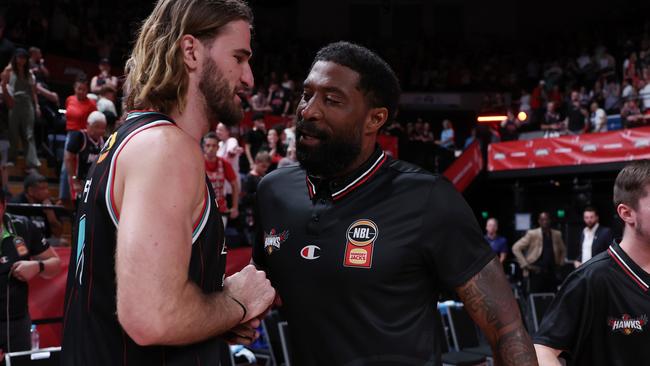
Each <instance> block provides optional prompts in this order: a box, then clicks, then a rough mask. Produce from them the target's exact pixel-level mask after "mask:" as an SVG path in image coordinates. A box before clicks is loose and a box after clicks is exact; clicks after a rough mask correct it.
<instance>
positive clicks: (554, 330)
mask: <svg viewBox="0 0 650 366" xmlns="http://www.w3.org/2000/svg"><path fill="white" fill-rule="evenodd" d="M584 273H585V272H584V271H576V272H573V273H572V274H571V275H569V277H568V278H567V279H566V281H565V282H564V284H563V285H562V288H561V289H560V291H559V292H558V293H557V295H555V298H554V299H553V302H552V303H551V305H550V307H549V309H548V310H547V311H546V314H545V315H544V319H543V320H542V323H541V324H540V327H539V331H538V332H537V334H535V336H534V337H533V342H534V343H536V344H542V345H545V346H548V347H551V348H555V349H557V350H562V351H568V352H570V351H571V350H573V349H575V347H576V344H577V343H578V342H579V341H580V338H581V337H580V335H581V333H582V334H587V333H589V328H590V324H591V322H592V321H593V319H592V317H593V314H592V310H591V309H592V307H591V304H590V301H589V286H588V282H587V279H588V277H587V276H585V275H584Z"/></svg>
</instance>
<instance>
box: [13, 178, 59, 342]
mask: <svg viewBox="0 0 650 366" xmlns="http://www.w3.org/2000/svg"><path fill="white" fill-rule="evenodd" d="M6 207H7V205H6V200H5V195H4V192H3V191H2V190H0V230H2V239H1V240H0V256H1V257H0V287H2V289H1V291H2V294H3V295H2V296H0V307H2V309H3V314H2V320H0V327H2V331H1V332H0V353H1V352H10V351H11V352H17V351H27V350H30V349H31V348H32V342H31V336H30V328H31V325H32V320H31V318H30V316H29V309H28V306H27V303H28V301H27V299H28V293H29V287H28V282H29V281H30V280H31V279H32V278H34V277H36V276H37V275H38V276H40V277H41V278H45V279H49V278H52V277H54V276H56V275H57V274H58V273H59V272H60V271H61V260H60V259H59V257H58V255H57V254H56V252H55V251H54V250H53V249H52V248H50V245H49V244H48V242H47V241H45V240H43V233H42V232H41V231H40V230H39V229H38V228H37V227H36V226H35V225H34V224H33V223H32V222H31V221H30V220H29V218H27V217H25V216H17V215H11V214H8V213H7V212H6ZM7 330H8V335H9V339H10V344H9V341H8V340H7V338H8V337H7ZM9 346H11V348H9Z"/></svg>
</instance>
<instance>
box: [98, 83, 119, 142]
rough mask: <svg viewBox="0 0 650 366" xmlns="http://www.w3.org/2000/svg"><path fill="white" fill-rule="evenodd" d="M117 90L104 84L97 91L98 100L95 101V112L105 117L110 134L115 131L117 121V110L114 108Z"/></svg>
mask: <svg viewBox="0 0 650 366" xmlns="http://www.w3.org/2000/svg"><path fill="white" fill-rule="evenodd" d="M116 93H117V90H115V88H113V87H112V86H110V85H108V84H105V85H104V86H102V87H101V89H99V99H98V100H97V110H98V111H100V112H102V113H104V116H106V126H107V128H108V133H109V134H110V133H111V132H112V131H114V130H115V122H116V121H117V109H116V108H115V97H116Z"/></svg>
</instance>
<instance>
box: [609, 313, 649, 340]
mask: <svg viewBox="0 0 650 366" xmlns="http://www.w3.org/2000/svg"><path fill="white" fill-rule="evenodd" d="M607 324H608V325H609V327H610V328H611V330H612V332H613V333H623V334H625V335H630V334H632V333H635V332H643V328H644V327H645V326H646V324H648V317H647V316H646V315H641V316H640V317H637V318H633V317H631V316H630V315H628V314H623V316H621V317H620V318H611V317H610V318H608V319H607Z"/></svg>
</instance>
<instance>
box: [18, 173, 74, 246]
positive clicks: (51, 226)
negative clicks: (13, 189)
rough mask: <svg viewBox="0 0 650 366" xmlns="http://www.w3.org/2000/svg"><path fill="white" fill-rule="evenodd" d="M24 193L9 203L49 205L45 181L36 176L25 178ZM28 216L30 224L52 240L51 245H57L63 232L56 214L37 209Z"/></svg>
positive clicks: (48, 190) (49, 209) (30, 175)
mask: <svg viewBox="0 0 650 366" xmlns="http://www.w3.org/2000/svg"><path fill="white" fill-rule="evenodd" d="M24 189H25V190H24V191H23V193H21V194H19V195H18V196H16V197H14V198H12V200H11V203H30V204H39V205H51V204H52V200H51V199H50V188H49V186H48V184H47V179H46V178H45V177H44V176H42V175H40V174H38V173H31V174H28V175H27V176H26V177H25V182H24ZM32 212H34V214H32V215H30V217H29V218H30V219H31V220H32V222H33V223H34V224H35V225H36V226H37V227H38V228H39V229H41V230H42V232H43V236H44V237H45V238H46V239H48V240H50V239H51V240H52V242H53V244H58V239H59V238H60V237H61V234H62V232H63V225H62V224H61V220H60V219H59V217H58V216H57V214H56V212H55V211H54V210H53V209H51V208H37V209H34V210H33V211H32Z"/></svg>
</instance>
